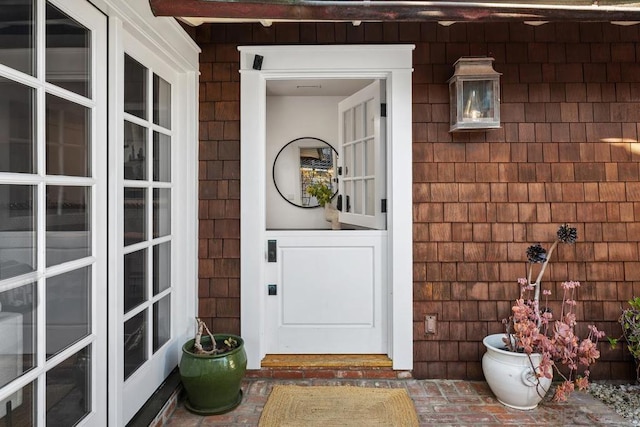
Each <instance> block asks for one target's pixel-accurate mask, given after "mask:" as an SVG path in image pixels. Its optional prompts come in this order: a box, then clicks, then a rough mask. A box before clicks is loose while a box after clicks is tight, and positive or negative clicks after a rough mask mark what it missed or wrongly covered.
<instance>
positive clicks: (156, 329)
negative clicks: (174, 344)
mask: <svg viewBox="0 0 640 427" xmlns="http://www.w3.org/2000/svg"><path fill="white" fill-rule="evenodd" d="M170 338H171V295H167V296H166V297H164V298H162V299H161V300H160V301H158V302H156V303H155V304H153V352H154V353H155V352H156V351H157V350H158V349H159V348H160V347H162V346H163V345H164V343H166V342H167V341H169V339H170Z"/></svg>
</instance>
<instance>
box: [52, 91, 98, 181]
mask: <svg viewBox="0 0 640 427" xmlns="http://www.w3.org/2000/svg"><path fill="white" fill-rule="evenodd" d="M46 102H47V105H46V109H47V116H46V121H47V122H46V146H47V153H46V154H47V156H46V157H47V174H48V175H68V176H90V175H91V162H90V155H91V142H90V135H91V112H90V110H89V109H88V108H86V107H84V106H82V105H79V104H76V103H74V102H71V101H68V100H66V99H62V98H59V97H57V96H54V95H47V101H46Z"/></svg>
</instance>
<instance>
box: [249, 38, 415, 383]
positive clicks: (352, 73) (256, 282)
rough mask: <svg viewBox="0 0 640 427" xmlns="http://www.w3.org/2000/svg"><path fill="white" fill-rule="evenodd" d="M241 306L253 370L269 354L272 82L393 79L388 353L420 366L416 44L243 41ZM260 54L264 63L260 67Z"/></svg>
mask: <svg viewBox="0 0 640 427" xmlns="http://www.w3.org/2000/svg"><path fill="white" fill-rule="evenodd" d="M238 49H239V51H240V70H241V71H240V72H241V76H240V78H241V80H240V83H241V84H240V135H241V142H240V160H241V178H240V197H241V200H240V207H241V208H240V223H241V225H240V248H241V255H240V258H241V259H240V295H241V297H240V303H241V310H240V312H241V325H242V337H243V339H244V341H245V343H246V349H247V357H248V368H249V369H259V368H260V361H261V360H262V358H263V357H264V355H265V354H266V350H265V347H266V346H265V339H264V337H265V334H264V322H263V317H264V311H265V309H264V308H265V304H266V301H265V299H266V295H267V292H266V291H265V289H266V284H265V283H263V281H264V277H265V276H264V272H265V268H264V262H265V253H266V239H265V235H266V215H265V213H266V200H265V199H266V198H265V179H266V176H267V173H266V161H265V159H266V141H265V139H266V83H267V80H271V79H274V80H275V79H281V80H293V79H300V78H336V79H347V78H370V79H385V80H386V83H387V92H386V94H387V133H386V136H387V138H386V141H387V142H386V144H387V147H386V150H387V182H386V183H387V199H388V202H387V212H388V213H387V229H388V230H389V244H388V252H387V260H388V265H389V268H388V272H389V273H388V278H387V280H388V282H389V284H390V291H391V292H390V293H391V298H392V300H391V301H390V303H389V325H390V337H389V343H390V348H389V352H388V354H389V356H390V357H391V358H392V359H393V369H396V370H408V369H413V317H412V313H413V309H412V301H413V276H412V271H413V266H412V263H413V258H412V244H413V242H412V185H411V183H412V176H411V171H412V153H411V144H412V138H411V129H412V123H411V91H412V86H411V73H412V50H413V49H414V46H413V45H342V46H339V45H335V46H321V45H315V46H241V47H239V48H238ZM256 55H260V56H262V57H263V61H262V67H261V68H260V69H258V70H256V69H254V68H253V61H254V58H255V57H256Z"/></svg>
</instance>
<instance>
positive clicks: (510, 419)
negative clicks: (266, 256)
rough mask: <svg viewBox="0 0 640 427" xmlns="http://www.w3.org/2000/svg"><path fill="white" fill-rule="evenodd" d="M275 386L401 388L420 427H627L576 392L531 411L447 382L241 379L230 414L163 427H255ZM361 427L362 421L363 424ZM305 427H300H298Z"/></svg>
mask: <svg viewBox="0 0 640 427" xmlns="http://www.w3.org/2000/svg"><path fill="white" fill-rule="evenodd" d="M276 384H296V385H351V386H360V387H386V388H392V387H404V388H406V389H407V391H408V392H409V395H410V396H411V398H412V399H413V402H414V404H415V407H416V412H417V414H418V418H419V420H420V425H421V426H503V425H517V426H529V425H531V426H533V425H547V426H580V425H589V426H630V425H632V424H631V423H630V422H628V421H627V420H625V419H624V418H622V417H621V416H619V415H618V414H616V413H615V412H614V411H613V410H612V409H610V408H608V407H607V406H606V405H605V404H603V403H602V402H600V401H599V400H597V399H595V398H593V397H592V396H591V395H589V394H588V393H582V392H575V393H574V394H573V395H572V396H571V398H570V401H569V402H568V403H552V402H550V401H548V400H545V401H543V402H542V403H541V404H540V405H538V408H536V409H534V410H531V411H519V410H516V409H510V408H507V407H505V406H504V405H502V404H500V403H499V402H498V401H497V400H496V399H495V397H494V396H493V394H492V393H491V390H490V389H489V387H488V386H487V384H486V383H485V382H474V381H452V380H414V379H389V380H386V379H384V380H375V379H367V380H347V379H344V380H343V379H301V380H280V379H256V378H250V379H246V380H245V381H244V383H243V386H242V390H243V392H244V399H243V401H242V403H241V404H240V406H238V407H237V408H236V409H235V410H233V411H232V412H229V413H227V414H222V415H213V416H208V417H203V416H198V415H194V414H191V413H190V412H188V411H187V410H186V409H185V408H184V406H183V405H182V401H180V403H179V404H178V406H177V408H176V410H175V411H174V413H173V415H172V416H171V417H170V418H169V420H168V422H167V423H166V424H165V425H166V426H172V427H207V426H216V427H220V426H229V427H232V426H256V425H258V420H259V419H260V412H261V411H262V408H263V407H264V405H265V403H266V401H267V398H268V396H269V392H270V391H271V389H272V388H273V386H274V385H276ZM362 425H363V426H366V425H367V423H366V420H363V422H362ZM301 427H304V426H301Z"/></svg>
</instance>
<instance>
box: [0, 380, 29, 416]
mask: <svg viewBox="0 0 640 427" xmlns="http://www.w3.org/2000/svg"><path fill="white" fill-rule="evenodd" d="M36 384H37V381H34V382H31V383H29V384H27V385H26V386H24V387H22V388H21V389H20V390H18V391H16V392H15V393H13V394H12V395H10V396H9V397H7V398H5V399H2V400H0V427H23V426H24V427H27V426H28V427H31V426H34V425H36V417H35V415H36V407H37V405H36V390H37V389H38V387H37V386H36ZM9 401H11V402H9Z"/></svg>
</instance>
